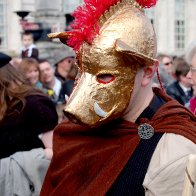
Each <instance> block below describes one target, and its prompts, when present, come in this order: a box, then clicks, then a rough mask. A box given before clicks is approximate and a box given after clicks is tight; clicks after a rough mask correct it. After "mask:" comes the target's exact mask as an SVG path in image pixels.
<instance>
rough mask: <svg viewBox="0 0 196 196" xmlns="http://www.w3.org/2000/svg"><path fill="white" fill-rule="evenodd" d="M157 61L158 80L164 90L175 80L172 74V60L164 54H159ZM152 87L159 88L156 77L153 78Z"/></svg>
mask: <svg viewBox="0 0 196 196" xmlns="http://www.w3.org/2000/svg"><path fill="white" fill-rule="evenodd" d="M157 59H158V61H159V66H158V72H159V75H160V80H161V82H162V84H163V87H164V88H165V89H166V88H167V86H169V85H170V84H171V83H172V82H174V81H175V80H176V78H175V76H174V73H173V68H174V67H173V61H172V58H171V57H170V56H168V55H166V54H159V55H158V56H157ZM153 86H155V87H160V84H159V81H158V77H157V75H155V76H154V77H153Z"/></svg>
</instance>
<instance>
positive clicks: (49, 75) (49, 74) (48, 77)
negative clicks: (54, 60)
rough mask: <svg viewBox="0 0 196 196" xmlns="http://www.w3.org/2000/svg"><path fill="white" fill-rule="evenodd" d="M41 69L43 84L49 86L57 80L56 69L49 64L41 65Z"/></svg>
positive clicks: (45, 62)
mask: <svg viewBox="0 0 196 196" xmlns="http://www.w3.org/2000/svg"><path fill="white" fill-rule="evenodd" d="M39 69H40V81H41V82H42V83H43V84H49V83H51V82H52V81H53V80H54V78H55V75H54V69H53V67H52V66H51V64H50V63H49V62H47V61H44V62H42V63H40V64H39Z"/></svg>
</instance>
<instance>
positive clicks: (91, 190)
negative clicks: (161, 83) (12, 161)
mask: <svg viewBox="0 0 196 196" xmlns="http://www.w3.org/2000/svg"><path fill="white" fill-rule="evenodd" d="M154 93H155V94H156V95H158V96H161V97H162V98H163V99H164V100H165V101H166V102H167V103H165V104H164V105H163V106H162V107H161V108H160V109H159V110H158V111H157V112H156V113H155V115H154V116H153V118H152V119H151V120H148V119H141V124H142V123H148V124H150V125H152V126H153V127H154V129H155V132H162V133H174V134H179V135H182V136H184V137H186V138H188V139H190V140H192V141H193V142H194V143H196V117H195V116H194V115H193V114H192V113H190V112H189V110H188V109H186V108H184V107H183V106H181V105H180V104H179V103H177V102H176V101H174V100H171V98H169V97H168V96H167V95H165V94H164V93H163V92H162V91H161V90H160V89H157V88H155V89H154ZM137 128H138V125H137V124H135V123H131V122H128V121H123V120H120V119H118V120H115V121H113V122H111V123H109V124H107V125H105V126H102V127H99V128H95V129H89V128H88V127H83V126H80V125H76V124H72V123H61V124H60V125H59V126H57V127H56V129H55V132H54V156H53V159H52V162H51V165H50V167H49V170H48V173H47V175H46V178H45V182H44V184H43V188H42V192H41V195H42V196H49V195H51V196H61V195H62V196H65V195H74V196H77V195H80V196H81V195H85V196H86V195H89V196H91V195H94V196H99V195H100V196H101V195H104V194H105V193H106V192H107V191H108V190H109V188H110V187H111V186H112V184H113V183H114V181H115V180H116V178H117V177H118V175H119V174H120V172H121V171H122V169H123V168H124V166H125V165H126V163H127V162H128V160H129V158H130V157H131V155H132V153H133V152H134V150H135V148H136V146H137V145H138V143H139V141H140V138H139V136H138V134H137Z"/></svg>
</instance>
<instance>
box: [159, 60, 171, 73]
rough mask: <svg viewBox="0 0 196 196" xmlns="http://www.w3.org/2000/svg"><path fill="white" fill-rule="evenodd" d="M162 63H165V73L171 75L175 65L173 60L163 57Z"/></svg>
mask: <svg viewBox="0 0 196 196" xmlns="http://www.w3.org/2000/svg"><path fill="white" fill-rule="evenodd" d="M162 63H163V66H164V69H165V71H166V72H167V73H171V72H172V65H173V63H172V60H171V59H170V58H169V57H163V60H162Z"/></svg>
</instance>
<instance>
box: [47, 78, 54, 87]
mask: <svg viewBox="0 0 196 196" xmlns="http://www.w3.org/2000/svg"><path fill="white" fill-rule="evenodd" d="M54 85H55V77H54V78H53V80H52V81H50V82H48V83H45V86H46V87H47V88H49V89H53V88H54Z"/></svg>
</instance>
